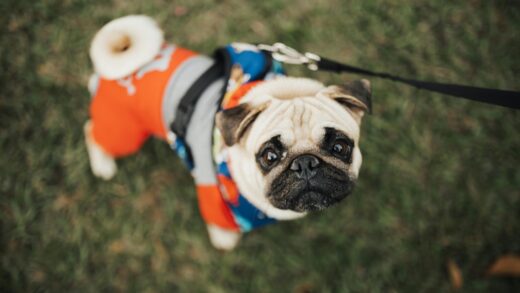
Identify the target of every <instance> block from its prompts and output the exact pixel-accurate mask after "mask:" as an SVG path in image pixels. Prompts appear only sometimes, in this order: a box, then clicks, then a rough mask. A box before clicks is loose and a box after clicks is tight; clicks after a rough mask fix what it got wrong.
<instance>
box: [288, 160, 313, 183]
mask: <svg viewBox="0 0 520 293" xmlns="http://www.w3.org/2000/svg"><path fill="white" fill-rule="evenodd" d="M319 165H320V160H319V159H318V158H317V157H315V156H313V155H301V156H298V157H296V158H295V159H294V160H293V161H292V162H291V166H290V169H291V170H292V171H294V172H296V176H297V177H298V178H300V179H306V180H308V179H310V178H312V177H313V176H314V175H316V169H317V168H318V166H319Z"/></svg>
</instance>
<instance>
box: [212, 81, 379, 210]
mask: <svg viewBox="0 0 520 293" xmlns="http://www.w3.org/2000/svg"><path fill="white" fill-rule="evenodd" d="M369 99H370V85H369V82H368V81H366V80H360V81H354V82H352V83H349V84H346V85H345V86H329V87H325V86H323V85H322V84H321V83H318V82H316V81H313V80H309V79H296V78H283V79H278V80H274V81H269V82H265V84H263V85H259V86H257V87H256V88H254V89H253V90H251V92H250V93H248V94H247V95H246V96H245V97H244V99H243V101H244V103H242V104H240V105H239V106H237V107H235V108H231V109H228V110H224V111H222V112H219V114H218V115H217V127H218V128H219V130H220V132H221V134H222V136H223V138H224V141H225V143H226V145H228V146H229V148H228V151H229V157H230V161H231V162H230V166H231V171H232V175H233V178H234V179H235V181H236V182H237V185H238V187H239V189H240V191H241V192H242V193H243V195H244V196H245V197H246V198H247V199H248V200H250V201H251V202H252V203H254V204H255V205H256V206H258V207H259V208H260V209H262V210H263V211H264V212H265V213H266V214H267V215H269V216H275V217H277V218H284V217H286V218H293V217H296V216H298V215H302V214H305V213H306V212H308V211H316V210H322V209H324V208H326V207H328V206H331V205H333V204H335V203H337V202H339V201H341V200H342V199H344V198H345V197H346V196H347V195H348V194H349V193H350V192H351V191H352V189H353V188H354V185H355V181H356V179H357V176H358V172H359V168H360V166H361V161H362V158H361V151H360V150H359V144H358V142H359V132H360V123H361V119H362V117H363V115H364V113H365V112H366V111H368V110H369V108H370V100H369Z"/></svg>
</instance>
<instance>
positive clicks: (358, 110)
mask: <svg viewBox="0 0 520 293" xmlns="http://www.w3.org/2000/svg"><path fill="white" fill-rule="evenodd" d="M327 89H328V90H329V91H328V95H329V96H330V97H331V98H333V99H334V100H335V101H336V102H338V103H340V104H341V105H343V106H344V107H345V108H346V109H347V110H348V111H349V112H351V113H352V115H353V117H354V119H355V120H356V122H357V123H358V124H360V123H361V118H363V116H364V115H365V112H368V113H371V112H372V101H371V95H372V90H371V88H370V81H368V80H366V79H360V80H354V81H351V82H348V83H345V84H344V85H341V86H332V87H329V88H327Z"/></svg>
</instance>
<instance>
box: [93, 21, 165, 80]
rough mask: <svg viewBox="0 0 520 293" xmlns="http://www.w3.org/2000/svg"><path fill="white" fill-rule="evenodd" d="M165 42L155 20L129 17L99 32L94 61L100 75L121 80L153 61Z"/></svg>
mask: <svg viewBox="0 0 520 293" xmlns="http://www.w3.org/2000/svg"><path fill="white" fill-rule="evenodd" d="M163 42H164V36H163V32H162V30H161V29H160V28H159V27H158V26H157V23H156V22H155V21H154V20H153V19H152V18H150V17H148V16H144V15H129V16H125V17H121V18H118V19H114V20H112V21H111V22H109V23H107V24H106V25H105V26H103V27H102V28H101V30H99V31H98V32H97V34H96V35H95V36H94V39H93V40H92V44H91V46H90V58H91V59H92V63H94V69H95V71H96V72H97V73H98V74H99V75H101V76H102V77H103V78H106V79H118V78H122V77H125V76H127V75H129V74H131V73H132V72H134V71H136V70H137V69H138V68H139V67H141V66H143V65H144V64H146V63H148V62H149V61H151V60H153V58H154V57H155V56H156V55H157V53H159V51H160V49H161V46H162V44H163Z"/></svg>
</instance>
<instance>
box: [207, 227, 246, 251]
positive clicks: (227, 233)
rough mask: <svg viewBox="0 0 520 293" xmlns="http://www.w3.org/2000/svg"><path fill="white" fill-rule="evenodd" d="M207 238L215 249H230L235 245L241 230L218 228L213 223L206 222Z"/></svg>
mask: <svg viewBox="0 0 520 293" xmlns="http://www.w3.org/2000/svg"><path fill="white" fill-rule="evenodd" d="M207 227H208V233H209V240H210V241H211V244H213V246H214V247H215V248H216V249H220V250H226V251H230V250H232V249H233V248H235V246H236V245H237V243H238V241H239V240H240V237H241V236H242V233H241V232H237V231H232V230H228V229H224V228H220V227H218V226H215V225H211V224H208V225H207Z"/></svg>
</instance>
